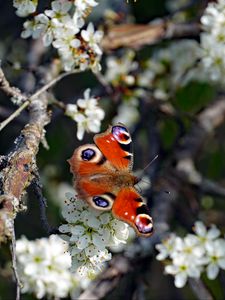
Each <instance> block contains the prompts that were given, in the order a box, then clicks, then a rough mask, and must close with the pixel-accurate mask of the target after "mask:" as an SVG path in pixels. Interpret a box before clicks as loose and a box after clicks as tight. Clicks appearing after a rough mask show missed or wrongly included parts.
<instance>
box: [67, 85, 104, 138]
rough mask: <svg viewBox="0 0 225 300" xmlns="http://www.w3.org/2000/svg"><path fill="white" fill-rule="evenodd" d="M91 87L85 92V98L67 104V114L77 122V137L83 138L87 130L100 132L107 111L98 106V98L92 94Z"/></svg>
mask: <svg viewBox="0 0 225 300" xmlns="http://www.w3.org/2000/svg"><path fill="white" fill-rule="evenodd" d="M90 92H91V90H90V89H86V90H85V92H84V99H78V100H77V104H67V106H66V112H65V114H66V115H67V116H69V117H70V118H72V119H73V120H74V121H75V122H77V138H78V139H79V140H82V138H83V136H84V133H85V131H88V132H94V133H96V132H99V130H100V126H101V121H102V120H103V118H104V116H105V113H104V110H103V109H101V108H100V107H99V106H98V102H97V99H96V98H94V97H91V96H90Z"/></svg>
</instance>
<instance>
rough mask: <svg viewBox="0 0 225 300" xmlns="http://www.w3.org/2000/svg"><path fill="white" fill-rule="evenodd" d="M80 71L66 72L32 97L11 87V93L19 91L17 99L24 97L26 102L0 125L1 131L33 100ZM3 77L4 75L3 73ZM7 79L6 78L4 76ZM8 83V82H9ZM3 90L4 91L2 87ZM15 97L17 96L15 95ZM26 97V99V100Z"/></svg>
mask: <svg viewBox="0 0 225 300" xmlns="http://www.w3.org/2000/svg"><path fill="white" fill-rule="evenodd" d="M0 71H2V70H1V69H0ZM77 72H78V71H71V72H66V73H63V74H61V75H59V76H58V77H56V78H54V79H53V80H51V81H50V82H49V83H47V84H46V85H44V86H43V87H42V88H40V89H39V90H38V91H36V92H35V93H34V94H33V95H31V96H30V97H27V96H24V95H23V94H22V93H21V92H20V91H19V90H17V88H14V87H10V91H11V92H12V91H13V90H14V89H15V90H17V97H18V95H19V97H23V99H24V100H26V101H25V102H24V103H23V104H22V105H21V106H20V107H19V108H18V109H17V110H16V111H14V112H13V113H12V114H11V115H10V116H9V117H8V118H7V119H5V120H4V121H3V122H2V123H0V131H1V130H2V129H3V128H4V127H5V126H7V125H8V124H9V123H10V122H11V121H12V120H13V119H14V118H16V117H17V116H18V115H19V114H20V113H21V112H22V111H23V110H24V109H25V108H26V107H27V106H28V105H29V104H30V103H31V101H32V100H33V99H35V98H37V97H38V96H40V95H41V94H42V93H43V92H45V91H47V90H48V89H49V88H50V87H52V86H53V85H54V84H56V83H57V82H58V81H60V80H61V79H62V78H64V77H66V76H68V75H71V74H74V73H77ZM2 74H3V76H4V73H3V72H2ZM0 78H1V73H0ZM4 78H5V76H4ZM7 82H8V81H7ZM0 88H1V89H3V88H2V87H1V86H0ZM3 90H4V91H5V92H7V91H8V89H5V88H4V89H3ZM7 94H10V95H11V96H12V93H7ZM14 96H15V95H14ZM24 97H25V98H24Z"/></svg>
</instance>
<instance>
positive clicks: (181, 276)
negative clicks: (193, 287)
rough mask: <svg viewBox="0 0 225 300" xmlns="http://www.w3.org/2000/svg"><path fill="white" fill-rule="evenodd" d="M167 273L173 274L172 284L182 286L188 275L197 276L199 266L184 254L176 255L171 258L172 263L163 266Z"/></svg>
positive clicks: (199, 271)
mask: <svg viewBox="0 0 225 300" xmlns="http://www.w3.org/2000/svg"><path fill="white" fill-rule="evenodd" d="M165 271H166V273H167V274H171V275H174V277H175V281H174V284H175V286H176V287H177V288H181V287H183V286H184V285H185V284H186V282H187V279H188V277H194V278H199V277H200V274H201V269H200V268H199V266H197V265H195V264H194V263H191V262H190V261H189V260H187V259H186V257H185V256H176V257H175V258H174V259H173V264H172V265H168V266H166V267H165Z"/></svg>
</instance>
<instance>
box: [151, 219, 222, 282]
mask: <svg viewBox="0 0 225 300" xmlns="http://www.w3.org/2000/svg"><path fill="white" fill-rule="evenodd" d="M193 231H194V234H187V235H186V236H185V237H184V238H181V237H178V236H176V235H175V234H171V235H170V236H169V237H168V238H167V239H166V240H164V241H163V242H162V244H158V245H156V249H157V250H158V251H159V254H158V255H157V256H156V259H158V260H161V261H168V262H169V264H168V263H167V265H166V266H165V272H166V273H167V274H171V275H173V276H174V278H175V281H174V284H175V286H176V287H177V288H181V287H183V286H184V285H185V284H186V282H187V279H188V277H194V278H199V277H200V275H201V273H202V272H206V274H207V277H208V278H209V279H215V278H216V277H217V275H218V273H219V270H220V269H223V270H225V239H224V238H220V235H221V232H220V230H219V229H218V228H217V227H216V226H215V225H211V227H210V228H209V229H208V230H207V228H206V227H205V225H204V224H203V223H202V222H201V221H197V222H195V224H194V227H193Z"/></svg>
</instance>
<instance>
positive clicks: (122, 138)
mask: <svg viewBox="0 0 225 300" xmlns="http://www.w3.org/2000/svg"><path fill="white" fill-rule="evenodd" d="M94 142H95V144H96V145H97V146H98V148H99V149H100V151H101V152H102V153H103V155H104V156H105V158H106V159H107V160H108V161H109V162H110V163H111V164H112V165H113V166H114V167H115V168H116V169H118V170H126V169H128V170H130V169H131V168H132V164H133V154H132V151H131V144H132V143H131V137H130V133H129V131H128V130H127V128H126V127H125V126H124V125H122V124H120V123H119V124H117V125H115V126H110V127H109V129H108V130H107V131H106V132H103V133H101V134H96V135H95V137H94Z"/></svg>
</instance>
